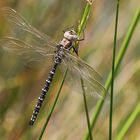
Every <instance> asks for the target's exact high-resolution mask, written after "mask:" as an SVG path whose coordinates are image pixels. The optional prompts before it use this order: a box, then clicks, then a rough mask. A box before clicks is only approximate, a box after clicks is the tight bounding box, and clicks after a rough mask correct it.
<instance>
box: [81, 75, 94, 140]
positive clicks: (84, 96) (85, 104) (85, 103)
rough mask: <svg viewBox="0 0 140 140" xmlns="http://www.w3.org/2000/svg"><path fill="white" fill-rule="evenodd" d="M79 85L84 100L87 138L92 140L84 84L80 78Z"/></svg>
mask: <svg viewBox="0 0 140 140" xmlns="http://www.w3.org/2000/svg"><path fill="white" fill-rule="evenodd" d="M81 85H82V90H83V99H84V106H85V112H86V118H87V125H88V131H89V137H90V140H93V137H92V129H91V128H90V120H89V114H88V107H87V100H86V93H85V88H84V82H83V79H82V77H81Z"/></svg>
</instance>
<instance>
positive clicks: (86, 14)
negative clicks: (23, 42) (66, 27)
mask: <svg viewBox="0 0 140 140" xmlns="http://www.w3.org/2000/svg"><path fill="white" fill-rule="evenodd" d="M90 11H91V4H89V3H87V4H86V7H85V10H84V13H83V16H82V19H81V22H80V24H79V26H78V32H77V34H78V36H80V35H81V33H82V31H84V29H85V27H86V24H87V21H88V17H89V15H90ZM76 45H77V46H78V44H76ZM77 46H76V47H77ZM81 86H82V91H83V99H84V107H85V113H86V119H87V126H88V131H89V136H90V140H93V137H92V129H91V127H90V119H89V114H88V107H87V101H86V93H85V89H84V83H83V79H82V77H81Z"/></svg>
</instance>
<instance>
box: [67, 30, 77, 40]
mask: <svg viewBox="0 0 140 140" xmlns="http://www.w3.org/2000/svg"><path fill="white" fill-rule="evenodd" d="M64 37H65V38H66V39H68V40H71V41H77V40H78V39H79V38H78V35H77V33H76V32H75V31H74V30H70V31H65V32H64Z"/></svg>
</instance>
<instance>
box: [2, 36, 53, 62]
mask: <svg viewBox="0 0 140 140" xmlns="http://www.w3.org/2000/svg"><path fill="white" fill-rule="evenodd" d="M0 46H1V47H2V48H3V49H4V50H6V51H9V52H11V53H15V54H16V55H19V56H21V58H22V59H24V60H26V62H32V61H39V62H40V61H42V62H43V61H44V60H46V58H47V57H48V56H52V55H53V54H54V51H53V50H52V51H50V50H47V49H46V48H41V47H37V46H32V45H30V44H27V43H25V42H23V41H21V40H19V39H16V38H12V37H6V38H3V39H1V40H0Z"/></svg>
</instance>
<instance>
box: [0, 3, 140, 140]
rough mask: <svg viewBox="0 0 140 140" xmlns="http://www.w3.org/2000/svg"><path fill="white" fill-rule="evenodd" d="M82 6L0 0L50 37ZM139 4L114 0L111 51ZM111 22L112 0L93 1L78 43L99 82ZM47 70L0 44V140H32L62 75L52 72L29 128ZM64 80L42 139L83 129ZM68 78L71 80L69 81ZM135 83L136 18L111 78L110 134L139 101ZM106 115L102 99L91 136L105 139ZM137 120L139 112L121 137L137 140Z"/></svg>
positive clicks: (139, 53) (108, 57)
mask: <svg viewBox="0 0 140 140" xmlns="http://www.w3.org/2000/svg"><path fill="white" fill-rule="evenodd" d="M85 5H86V1H85V0H76V1H75V0H5V1H4V0H0V8H2V7H5V6H9V7H11V8H13V9H15V10H16V11H18V12H19V13H20V14H21V15H22V16H23V17H24V18H25V19H26V20H27V21H28V22H29V23H30V24H31V25H33V26H34V27H36V28H37V29H39V30H40V31H43V32H44V33H46V34H48V35H49V36H50V37H52V38H53V39H54V40H56V41H59V40H60V39H61V38H62V37H63V32H62V31H63V30H64V29H65V28H67V27H70V26H72V25H78V23H79V21H80V18H81V16H82V13H83V11H84V8H85ZM139 6H140V1H139V0H123V1H121V2H120V12H119V24H118V39H117V52H118V51H119V49H120V46H121V43H122V41H123V39H124V37H125V34H126V32H127V30H128V26H129V24H130V23H131V21H132V17H133V16H134V14H135V12H136V9H137V8H138V7H139ZM0 17H1V18H0V37H1V38H2V37H3V36H5V35H6V29H5V21H4V19H3V17H2V15H1V16H0ZM114 21H115V1H114V0H102V1H95V2H94V4H93V6H92V11H91V15H90V17H89V20H88V24H87V27H86V29H85V40H84V41H83V42H81V43H80V49H79V55H80V57H81V58H82V59H84V60H85V61H86V62H87V63H88V64H89V65H90V66H92V67H94V68H95V69H96V70H97V71H98V72H99V73H100V74H101V75H102V77H103V81H105V80H106V78H107V76H108V74H109V72H110V70H111V63H112V47H113V37H114ZM15 32H16V30H15ZM46 61H47V60H46ZM44 67H45V68H46V69H45V70H44ZM48 72H49V69H47V66H46V65H43V66H40V65H39V66H36V67H32V66H28V64H26V62H24V63H22V62H21V61H20V60H19V59H17V57H16V56H14V55H12V56H11V55H9V54H8V53H7V52H4V51H3V50H2V49H1V48H0V139H1V140H37V139H38V137H39V135H40V133H41V129H42V127H43V125H44V122H45V120H46V118H47V114H48V112H49V110H50V107H51V106H52V104H53V101H54V98H55V95H56V93H57V91H58V89H59V86H60V82H61V80H62V75H61V74H60V73H59V72H58V73H57V75H56V76H55V80H54V82H53V84H52V86H51V89H50V92H49V94H48V96H47V99H46V101H45V104H44V105H43V107H42V109H41V112H40V114H39V117H38V119H37V121H36V123H35V125H34V126H33V127H29V126H28V122H29V119H30V116H31V114H32V111H33V108H34V105H35V103H36V100H37V97H38V96H39V94H40V91H41V88H42V86H43V85H44V81H45V78H46V77H47V74H48ZM69 81H71V80H69V79H68V78H67V80H66V83H65V84H64V87H63V89H62V93H61V95H60V98H59V101H58V103H57V105H56V108H55V111H54V112H53V115H52V117H51V119H50V122H49V124H48V126H47V129H46V130H45V134H44V136H43V140H46V139H47V140H81V139H82V138H83V137H84V135H85V133H86V132H87V124H86V116H85V111H84V105H83V97H82V96H81V95H80V94H76V91H75V90H74V89H73V88H70V86H69ZM72 82H73V83H74V80H73V81H72ZM139 85H140V22H139V23H138V25H137V28H136V30H135V32H134V34H133V37H132V39H131V42H130V44H129V47H128V49H127V51H126V54H125V57H124V59H123V61H122V63H121V66H120V68H119V71H118V75H117V77H116V80H115V88H114V93H115V96H114V111H113V139H115V138H116V135H117V133H118V131H119V130H120V129H121V126H122V124H123V122H124V121H125V120H127V118H128V117H129V115H130V114H131V112H133V111H134V109H135V107H136V105H137V104H138V103H139V102H140V86H139ZM91 99H92V98H91ZM91 99H90V101H89V102H90V103H89V104H88V105H89V114H90V117H91V116H92V114H93V112H94V109H95V102H93V101H94V99H93V101H92V100H91ZM108 119H109V102H108V101H107V102H106V103H105V104H104V107H103V109H102V111H101V113H100V115H99V117H98V121H97V123H96V125H95V127H94V129H93V136H94V139H96V140H107V139H108V126H109V121H108ZM139 122H140V115H139V116H138V117H137V118H136V119H135V121H134V123H133V124H132V126H131V127H130V128H129V130H128V132H127V133H126V135H125V137H124V138H123V139H124V140H140V133H139V131H140V123H139Z"/></svg>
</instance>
